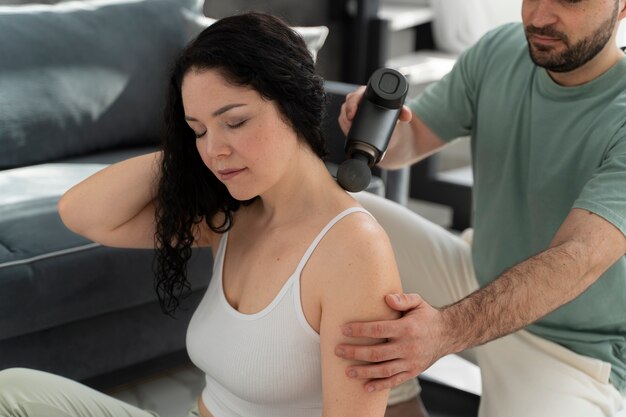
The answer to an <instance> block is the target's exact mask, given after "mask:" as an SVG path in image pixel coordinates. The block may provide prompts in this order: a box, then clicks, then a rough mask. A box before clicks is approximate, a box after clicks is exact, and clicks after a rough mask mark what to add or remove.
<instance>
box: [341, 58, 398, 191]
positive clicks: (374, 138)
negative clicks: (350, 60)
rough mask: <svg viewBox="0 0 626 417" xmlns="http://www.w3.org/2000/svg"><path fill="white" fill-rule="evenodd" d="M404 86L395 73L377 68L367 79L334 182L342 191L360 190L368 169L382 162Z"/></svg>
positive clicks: (367, 178) (369, 172)
mask: <svg viewBox="0 0 626 417" xmlns="http://www.w3.org/2000/svg"><path fill="white" fill-rule="evenodd" d="M407 91H408V83H407V81H406V78H404V76H403V75H402V74H400V73H399V72H398V71H396V70H393V69H390V68H380V69H378V70H376V71H375V72H374V73H373V74H372V76H371V77H370V79H369V81H368V83H367V88H366V89H365V94H363V98H362V99H361V103H360V104H359V108H358V110H357V113H356V115H355V117H354V119H353V121H352V127H350V131H349V132H348V137H347V139H346V156H347V159H346V160H345V161H344V162H343V163H342V164H341V165H339V169H338V170H337V181H338V182H339V185H341V186H342V187H343V189H344V190H347V191H351V192H357V191H362V190H364V189H365V188H366V187H367V186H368V185H369V183H370V180H371V179H372V172H371V171H370V168H371V167H373V166H374V165H376V164H377V163H378V162H380V160H381V159H382V157H383V155H384V153H385V151H386V150H387V145H389V139H390V138H391V134H392V132H393V129H394V128H395V127H396V122H397V120H398V117H399V116H400V110H401V109H402V105H403V104H404V99H405V98H406V93H407Z"/></svg>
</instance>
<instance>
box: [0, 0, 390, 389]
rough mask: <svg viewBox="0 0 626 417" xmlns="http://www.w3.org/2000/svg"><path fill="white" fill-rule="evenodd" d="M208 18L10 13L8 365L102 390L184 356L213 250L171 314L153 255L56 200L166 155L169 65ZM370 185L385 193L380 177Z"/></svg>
mask: <svg viewBox="0 0 626 417" xmlns="http://www.w3.org/2000/svg"><path fill="white" fill-rule="evenodd" d="M199 10H200V8H199V5H198V4H196V2H195V1H188V2H186V3H185V2H181V1H174V0H121V1H115V2H112V1H111V2H101V1H98V2H84V3H78V2H76V3H67V4H63V5H57V6H43V5H31V6H15V7H8V6H7V7H0V369H3V368H8V367H15V366H23V367H32V368H37V369H42V370H46V371H50V372H54V373H57V374H61V375H65V376H67V377H70V378H73V379H76V380H80V381H83V382H87V383H88V384H91V385H93V386H97V387H101V388H102V387H106V386H111V385H116V384H119V383H122V382H124V381H125V380H128V379H129V378H131V377H135V376H139V375H142V374H145V373H146V372H153V371H155V370H159V369H164V368H167V367H171V366H173V365H175V364H178V363H181V362H183V361H185V360H186V353H185V349H184V345H185V331H186V327H187V322H188V320H189V318H190V315H191V314H192V312H193V310H194V308H195V306H196V304H197V303H198V302H199V300H200V297H201V296H202V294H203V293H204V290H205V288H206V285H207V283H208V282H209V279H210V271H211V266H212V259H211V255H210V252H209V251H208V250H198V251H196V252H195V253H194V256H193V258H192V260H191V262H190V265H189V279H190V282H191V284H192V290H193V291H192V293H191V295H190V297H189V298H188V299H187V300H186V301H185V303H184V304H183V309H182V311H180V312H179V313H178V315H177V319H172V318H170V317H168V316H166V315H164V314H162V313H161V311H160V308H159V305H158V302H157V299H156V294H155V291H154V289H153V282H152V258H153V253H152V251H149V250H122V249H112V248H107V247H103V246H101V245H99V244H95V243H93V242H90V241H88V240H86V239H85V238H83V237H81V236H78V235H76V234H73V233H72V232H70V231H69V230H67V229H66V228H65V227H64V225H63V224H62V222H61V220H60V218H59V216H58V213H57V202H58V199H59V197H60V195H62V193H63V192H64V191H65V190H67V189H68V188H70V187H71V186H72V185H73V184H75V183H76V182H78V181H80V180H81V179H83V178H85V177H87V176H88V175H90V174H91V173H94V172H96V171H97V170H99V169H102V168H103V167H104V166H106V165H107V164H110V163H112V162H115V161H119V160H121V159H125V158H127V157H130V156H133V155H137V154H141V153H145V152H149V151H151V150H154V149H156V148H157V147H158V132H159V127H160V119H161V112H162V106H163V96H164V86H165V81H166V77H167V72H168V69H169V65H170V63H171V62H172V61H173V60H174V59H175V57H176V55H177V53H178V52H179V51H180V49H181V48H182V46H183V45H184V44H185V43H186V42H187V41H188V40H189V39H190V38H191V37H192V36H194V35H195V34H196V33H197V32H198V31H199V30H201V29H202V27H204V26H206V25H207V24H208V23H210V19H206V18H204V17H203V16H201V15H200V14H199ZM302 33H303V34H304V35H305V36H304V37H305V40H307V44H308V45H309V46H310V48H311V49H312V50H313V51H315V50H316V49H318V48H319V47H320V46H321V45H322V43H323V41H324V38H325V36H326V32H325V28H310V29H302ZM353 87H354V86H348V85H343V84H339V83H330V82H329V83H327V89H328V92H329V97H330V103H329V113H330V115H329V118H328V120H327V121H326V126H325V128H326V131H327V134H328V136H329V141H330V143H331V150H332V154H333V155H334V156H333V159H334V161H335V162H338V160H340V159H341V157H342V147H343V141H342V135H341V132H340V130H339V128H338V126H337V123H336V115H337V114H338V113H337V112H338V109H339V105H340V103H341V102H342V100H343V95H345V93H346V92H348V91H351V90H352V89H353ZM371 189H372V190H375V191H377V192H378V193H381V192H383V190H382V182H381V181H380V179H377V180H376V181H375V182H373V184H372V186H371ZM120 373H126V374H125V376H123V377H120ZM129 374H132V375H129Z"/></svg>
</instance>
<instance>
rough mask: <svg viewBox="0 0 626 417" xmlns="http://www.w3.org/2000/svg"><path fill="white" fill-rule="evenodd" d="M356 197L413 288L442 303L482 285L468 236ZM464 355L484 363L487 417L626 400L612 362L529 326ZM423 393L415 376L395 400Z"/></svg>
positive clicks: (598, 407) (557, 416) (588, 409)
mask: <svg viewBox="0 0 626 417" xmlns="http://www.w3.org/2000/svg"><path fill="white" fill-rule="evenodd" d="M355 197H356V198H357V199H358V200H359V202H360V203H361V204H362V205H363V206H364V207H365V208H366V209H367V210H368V211H370V212H371V213H372V214H373V215H374V217H375V218H376V219H377V220H378V222H379V223H380V224H381V225H382V226H383V227H384V229H385V230H386V231H387V233H388V234H389V237H390V239H391V242H392V245H393V249H394V253H395V255H396V260H397V262H398V267H399V270H400V275H401V278H402V285H403V287H404V291H405V292H406V293H417V294H419V295H420V296H422V297H423V298H424V299H425V300H426V301H427V302H428V303H430V304H431V305H433V306H437V307H440V306H444V305H447V304H451V303H453V302H455V301H458V300H459V299H461V298H463V297H465V296H466V295H468V294H470V293H471V292H473V291H475V290H476V289H478V283H477V281H476V277H475V274H474V268H473V266H472V257H471V251H470V244H469V243H468V241H466V240H464V239H462V238H460V237H457V236H455V235H453V234H452V233H450V232H448V231H447V230H445V229H443V228H441V227H439V226H437V225H435V224H433V223H431V222H429V221H428V220H426V219H424V218H422V217H420V216H419V215H417V214H414V213H413V212H412V211H410V210H409V209H407V208H405V207H403V206H400V205H398V204H395V203H393V202H391V201H389V200H385V199H383V198H380V197H377V196H375V195H373V194H369V193H365V192H363V193H359V194H355ZM502 243H503V242H499V243H498V244H502ZM461 356H463V357H464V358H466V359H468V360H470V361H472V362H473V363H475V364H477V365H478V366H479V367H480V371H481V378H482V396H481V403H480V412H479V415H480V417H497V416H506V417H522V416H524V417H529V416H530V417H542V416H546V417H561V416H562V417H578V416H580V417H594V416H613V415H614V414H615V413H616V412H617V411H618V410H619V409H620V408H621V407H622V404H623V402H624V399H623V398H622V396H621V394H620V393H619V392H618V391H617V389H615V388H614V387H613V385H611V384H610V383H609V373H610V370H611V365H610V364H608V363H606V362H603V361H600V360H598V359H595V358H590V357H586V356H582V355H579V354H577V353H574V352H572V351H570V350H568V349H566V348H564V347H562V346H560V345H557V344H555V343H553V342H550V341H548V340H545V339H543V338H540V337H537V336H535V335H532V334H531V333H529V332H527V331H524V330H522V331H518V332H516V333H513V334H511V335H508V336H505V337H503V338H501V339H498V340H495V341H493V342H490V343H487V344H485V345H482V346H478V347H476V348H473V349H471V350H470V351H467V352H463V353H462V354H461ZM418 392H419V387H418V386H417V382H416V380H411V381H409V382H407V383H405V384H402V385H401V386H399V387H397V388H394V389H393V390H392V391H391V394H390V399H389V402H390V404H395V403H398V402H402V401H405V400H407V399H409V398H411V397H413V396H415V395H416V394H417V393H418Z"/></svg>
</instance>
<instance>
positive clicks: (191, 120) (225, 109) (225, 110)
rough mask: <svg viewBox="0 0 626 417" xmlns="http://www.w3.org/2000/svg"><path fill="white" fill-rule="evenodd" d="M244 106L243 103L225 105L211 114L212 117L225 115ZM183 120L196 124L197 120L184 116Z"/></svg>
mask: <svg viewBox="0 0 626 417" xmlns="http://www.w3.org/2000/svg"><path fill="white" fill-rule="evenodd" d="M245 105H246V104H244V103H232V104H227V105H225V106H224V107H220V108H219V109H217V110H215V111H214V112H213V114H212V116H213V117H216V116H219V115H220V114H223V113H226V112H227V111H228V110H231V109H234V108H235V107H242V106H245ZM185 120H189V121H190V122H197V121H198V119H196V118H194V117H191V116H185Z"/></svg>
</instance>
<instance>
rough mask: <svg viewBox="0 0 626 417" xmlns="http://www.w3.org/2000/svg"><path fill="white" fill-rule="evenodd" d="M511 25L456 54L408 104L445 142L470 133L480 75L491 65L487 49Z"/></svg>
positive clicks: (494, 45) (497, 30) (498, 42)
mask: <svg viewBox="0 0 626 417" xmlns="http://www.w3.org/2000/svg"><path fill="white" fill-rule="evenodd" d="M514 29H515V28H514V26H512V25H505V26H502V27H500V28H497V29H494V30H492V31H491V32H489V33H487V34H486V35H485V36H484V37H483V38H481V39H480V40H479V41H478V42H477V43H476V44H475V45H474V46H472V47H471V48H469V49H467V50H466V51H464V52H463V53H462V54H461V55H460V56H459V59H458V60H457V62H456V64H455V65H454V67H453V69H452V71H450V73H448V74H447V75H446V76H445V77H443V78H442V79H441V80H440V81H438V82H437V83H434V84H432V85H430V86H428V87H427V88H426V90H424V92H423V93H422V94H420V95H419V96H418V97H416V98H415V99H413V100H412V101H411V102H410V103H409V104H408V106H409V108H410V109H411V111H412V112H413V114H414V115H415V116H417V117H419V118H420V119H421V120H422V121H423V122H424V123H425V124H426V125H427V126H428V127H429V128H430V129H431V130H432V131H433V132H435V134H436V135H437V136H439V138H441V139H442V140H444V141H446V142H448V141H451V140H454V139H456V138H458V137H461V136H468V135H470V134H471V133H472V131H473V129H474V125H475V120H476V107H477V100H478V95H479V91H480V84H481V79H482V76H483V74H484V73H485V70H486V69H487V68H488V67H489V66H491V65H492V63H491V62H490V61H492V60H491V58H492V55H493V54H492V53H491V52H492V51H493V49H494V48H497V47H498V46H499V44H500V43H501V41H500V39H501V38H502V37H503V33H504V34H506V33H508V32H510V31H511V30H514Z"/></svg>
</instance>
